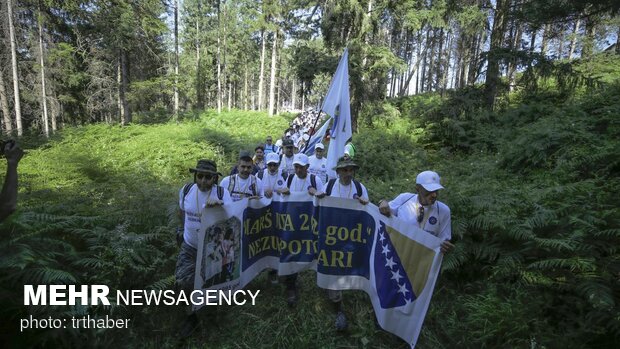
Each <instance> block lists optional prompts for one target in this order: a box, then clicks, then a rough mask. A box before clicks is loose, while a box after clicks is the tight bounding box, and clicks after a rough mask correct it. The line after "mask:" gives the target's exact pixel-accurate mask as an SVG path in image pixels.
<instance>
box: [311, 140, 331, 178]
mask: <svg viewBox="0 0 620 349" xmlns="http://www.w3.org/2000/svg"><path fill="white" fill-rule="evenodd" d="M324 154H325V146H324V145H323V143H317V144H316V145H315V146H314V155H312V156H310V157H309V158H308V163H309V164H310V167H309V168H308V171H309V172H310V173H311V174H313V175H315V176H317V177H319V178H321V180H322V181H323V183H327V158H326V157H325V156H323V155H324Z"/></svg>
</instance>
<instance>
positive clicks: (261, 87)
mask: <svg viewBox="0 0 620 349" xmlns="http://www.w3.org/2000/svg"><path fill="white" fill-rule="evenodd" d="M266 36H267V35H266V33H265V31H264V30H263V31H262V32H261V38H262V40H261V41H262V42H261V51H260V75H259V77H258V110H263V95H264V91H263V90H264V88H265V78H264V76H265V55H266V52H265V51H266V46H267V45H266V44H265V41H267V38H266Z"/></svg>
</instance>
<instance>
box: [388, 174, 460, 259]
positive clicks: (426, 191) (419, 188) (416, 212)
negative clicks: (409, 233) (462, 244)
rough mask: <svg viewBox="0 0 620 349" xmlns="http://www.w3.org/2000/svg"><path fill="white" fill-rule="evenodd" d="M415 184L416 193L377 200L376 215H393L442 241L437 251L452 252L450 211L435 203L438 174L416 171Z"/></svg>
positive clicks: (437, 189)
mask: <svg viewBox="0 0 620 349" xmlns="http://www.w3.org/2000/svg"><path fill="white" fill-rule="evenodd" d="M415 182H416V185H415V188H416V192H417V194H412V193H403V194H400V195H398V196H397V197H396V198H395V199H394V200H392V201H390V202H388V201H386V200H381V201H380V202H379V212H381V213H382V214H383V215H385V216H387V217H389V216H391V215H394V216H396V217H398V218H400V219H402V220H404V221H405V222H408V223H410V224H412V225H414V226H416V227H418V228H420V229H422V230H424V231H426V232H428V233H430V234H433V235H435V236H436V237H438V238H440V239H441V240H442V241H443V242H442V243H441V252H442V253H444V254H445V253H448V252H450V251H452V249H454V245H453V244H451V243H450V239H452V228H451V220H450V208H449V207H448V206H447V205H446V204H444V203H443V202H441V201H438V200H437V195H438V192H439V190H441V189H443V186H442V185H441V184H439V175H438V174H437V172H433V171H424V172H420V174H418V176H417V177H416V181H415Z"/></svg>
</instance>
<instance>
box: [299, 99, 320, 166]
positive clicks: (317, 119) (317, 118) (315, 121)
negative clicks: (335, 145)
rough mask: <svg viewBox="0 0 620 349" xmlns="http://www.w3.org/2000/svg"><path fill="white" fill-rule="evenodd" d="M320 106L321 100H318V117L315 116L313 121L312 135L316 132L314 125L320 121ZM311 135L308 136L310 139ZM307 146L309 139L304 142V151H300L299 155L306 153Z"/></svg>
mask: <svg viewBox="0 0 620 349" xmlns="http://www.w3.org/2000/svg"><path fill="white" fill-rule="evenodd" d="M320 106H321V100H319V108H318V109H319V115H317V117H316V119H315V120H314V125H312V135H313V134H314V133H315V132H316V123H317V122H318V121H319V119H321V113H322V112H323V111H322V110H321V108H320ZM312 135H310V137H312ZM308 144H310V138H308V141H307V142H306V145H305V146H304V150H303V151H301V152H300V153H304V154H305V153H306V150H308Z"/></svg>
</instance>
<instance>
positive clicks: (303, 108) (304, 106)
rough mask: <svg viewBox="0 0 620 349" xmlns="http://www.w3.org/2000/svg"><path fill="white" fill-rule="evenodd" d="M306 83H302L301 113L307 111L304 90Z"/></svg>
mask: <svg viewBox="0 0 620 349" xmlns="http://www.w3.org/2000/svg"><path fill="white" fill-rule="evenodd" d="M304 85H305V83H304V82H303V81H302V82H301V111H302V112H303V111H305V110H306V89H305V88H304Z"/></svg>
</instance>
